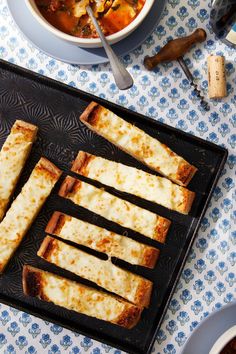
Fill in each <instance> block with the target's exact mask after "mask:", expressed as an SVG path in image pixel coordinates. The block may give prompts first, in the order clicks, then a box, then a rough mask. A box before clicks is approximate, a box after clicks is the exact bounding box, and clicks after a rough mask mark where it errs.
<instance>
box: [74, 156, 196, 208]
mask: <svg viewBox="0 0 236 354" xmlns="http://www.w3.org/2000/svg"><path fill="white" fill-rule="evenodd" d="M96 157H97V156H96V155H91V154H89V153H88V152H85V151H79V153H78V155H77V157H76V159H75V160H74V162H73V164H72V166H71V171H73V172H75V173H78V174H81V175H82V176H85V177H88V170H87V166H88V164H89V163H90V161H92V160H94V159H95V158H96ZM160 178H166V177H160ZM172 183H173V182H172ZM179 188H182V193H183V202H182V204H181V205H180V206H179V210H178V211H179V212H181V213H183V214H188V213H189V212H190V210H191V207H192V204H193V201H194V199H195V192H192V191H190V190H188V189H184V187H182V186H180V187H179ZM157 204H158V203H157Z"/></svg>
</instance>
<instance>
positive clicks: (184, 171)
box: [176, 162, 197, 187]
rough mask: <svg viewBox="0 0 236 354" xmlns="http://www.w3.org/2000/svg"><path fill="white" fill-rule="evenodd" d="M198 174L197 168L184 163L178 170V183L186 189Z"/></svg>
mask: <svg viewBox="0 0 236 354" xmlns="http://www.w3.org/2000/svg"><path fill="white" fill-rule="evenodd" d="M196 172H197V168H196V167H195V166H193V165H190V164H189V163H187V162H185V163H182V164H181V165H180V166H179V168H178V172H177V178H176V182H177V183H179V184H181V185H182V186H183V187H186V186H187V185H188V184H189V182H190V181H191V179H192V178H193V176H194V175H195V173H196Z"/></svg>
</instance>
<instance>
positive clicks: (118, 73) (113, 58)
mask: <svg viewBox="0 0 236 354" xmlns="http://www.w3.org/2000/svg"><path fill="white" fill-rule="evenodd" d="M86 10H87V13H88V15H89V17H90V18H91V20H92V22H93V24H94V26H95V28H96V31H97V33H98V35H99V37H100V39H101V42H102V45H103V48H104V49H105V52H106V54H107V56H108V59H109V61H110V64H111V69H112V72H113V75H114V79H115V82H116V85H117V86H118V88H119V89H120V90H127V89H128V88H130V87H131V86H133V83H134V82H133V79H132V76H131V75H130V73H129V72H128V71H127V70H126V68H125V67H124V65H123V64H122V63H121V62H120V60H119V59H118V57H117V55H116V54H115V53H114V51H113V50H112V48H111V46H110V44H109V43H108V41H107V39H106V37H105V36H104V34H103V32H102V30H101V27H100V26H99V24H98V22H97V20H96V17H95V16H94V13H93V10H92V9H91V7H90V6H86Z"/></svg>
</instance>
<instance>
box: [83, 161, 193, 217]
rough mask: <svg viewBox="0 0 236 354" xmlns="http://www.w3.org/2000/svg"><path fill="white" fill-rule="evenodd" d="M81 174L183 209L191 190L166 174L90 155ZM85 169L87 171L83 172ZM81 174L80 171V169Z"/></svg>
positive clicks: (175, 208)
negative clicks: (177, 183) (168, 177)
mask: <svg viewBox="0 0 236 354" xmlns="http://www.w3.org/2000/svg"><path fill="white" fill-rule="evenodd" d="M89 156H91V158H90V159H89V161H88V164H87V165H86V167H85V168H84V170H83V169H82V174H84V175H85V176H87V177H89V178H91V179H94V180H96V181H99V182H101V183H103V184H105V185H108V186H111V187H113V188H116V189H118V190H120V191H123V192H126V193H130V194H134V195H136V196H138V197H141V198H143V199H146V200H149V201H151V202H154V203H157V204H160V205H162V206H164V207H166V208H169V209H172V210H176V211H180V212H183V211H184V206H185V205H184V202H185V194H188V193H191V192H189V191H188V190H187V189H185V188H183V187H180V186H178V185H176V184H174V183H172V182H171V181H169V180H168V179H166V178H163V177H158V176H154V175H151V174H149V173H147V172H144V171H142V170H138V169H136V168H134V167H130V166H126V165H123V164H121V163H117V162H114V161H109V160H106V159H104V158H102V157H98V156H93V155H89ZM83 172H84V173H83ZM79 173H80V174H81V171H79Z"/></svg>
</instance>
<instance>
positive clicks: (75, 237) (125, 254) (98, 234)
mask: <svg viewBox="0 0 236 354" xmlns="http://www.w3.org/2000/svg"><path fill="white" fill-rule="evenodd" d="M64 220H65V222H64V225H63V226H62V228H61V230H60V231H59V232H54V234H55V235H57V236H60V237H61V238H63V239H65V240H69V241H72V242H75V243H78V244H81V245H84V246H87V247H90V248H92V249H94V250H97V251H99V252H104V253H106V254H107V255H109V256H111V257H112V256H113V257H118V258H120V259H123V260H124V261H126V262H129V263H131V264H139V265H142V263H143V254H144V251H145V250H147V249H150V248H151V247H149V246H146V245H144V244H141V243H139V242H137V241H134V240H132V239H130V238H128V237H125V236H120V235H117V234H115V233H114V232H111V231H108V230H105V229H103V228H101V227H98V226H96V225H92V224H89V223H87V222H85V221H82V220H79V219H76V218H72V217H70V216H66V215H65V216H64Z"/></svg>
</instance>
